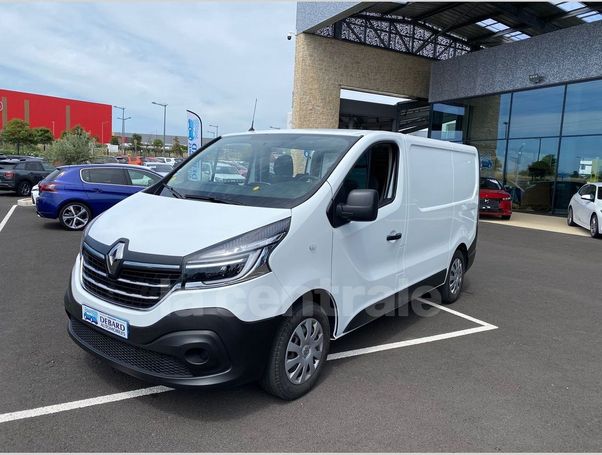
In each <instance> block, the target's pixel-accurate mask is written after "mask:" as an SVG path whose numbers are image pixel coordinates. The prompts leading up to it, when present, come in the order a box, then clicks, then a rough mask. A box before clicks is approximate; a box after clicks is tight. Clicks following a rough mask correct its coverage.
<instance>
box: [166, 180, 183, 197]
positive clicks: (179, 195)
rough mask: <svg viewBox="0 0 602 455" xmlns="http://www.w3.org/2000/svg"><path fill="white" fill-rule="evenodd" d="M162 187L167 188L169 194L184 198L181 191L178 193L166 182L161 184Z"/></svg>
mask: <svg viewBox="0 0 602 455" xmlns="http://www.w3.org/2000/svg"><path fill="white" fill-rule="evenodd" d="M163 187H164V188H167V189H168V190H169V191H170V193H171V194H173V195H174V196H175V197H176V198H178V199H186V196H184V195H183V194H182V193H179V192H178V191H177V190H176V189H175V188H173V187H171V186H169V185H168V184H167V183H164V184H163Z"/></svg>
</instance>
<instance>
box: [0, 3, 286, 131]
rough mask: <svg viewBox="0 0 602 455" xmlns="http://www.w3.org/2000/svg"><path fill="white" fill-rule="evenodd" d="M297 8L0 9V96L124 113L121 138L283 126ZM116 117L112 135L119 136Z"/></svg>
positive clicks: (125, 6)
mask: <svg viewBox="0 0 602 455" xmlns="http://www.w3.org/2000/svg"><path fill="white" fill-rule="evenodd" d="M295 12H296V4H295V3H294V2H272V3H229V2H186V3H184V2H182V3H180V2H169V3H167V2H165V3H163V2H151V3H145V2H132V3H125V2H122V3H117V2H106V3H103V2H89V3H30V2H17V1H14V2H13V3H4V2H0V30H1V31H2V32H1V35H0V36H1V38H0V87H1V88H5V89H8V90H18V91H25V92H32V93H39V94H44V95H51V96H58V97H65V98H74V99H81V100H85V101H93V102H98V103H106V104H111V105H117V106H125V107H126V113H125V116H126V117H130V116H131V117H132V118H131V120H127V122H126V128H125V129H126V131H127V132H139V133H150V134H158V135H161V134H162V133H163V108H162V107H159V106H155V105H153V104H151V102H152V101H156V102H159V103H167V104H168V106H167V128H166V131H167V135H186V134H187V129H186V109H190V110H192V111H195V112H197V113H198V114H199V115H200V116H201V118H202V119H203V130H204V132H205V133H204V135H205V136H206V137H210V136H211V135H212V132H213V131H215V128H211V127H209V125H219V133H220V134H223V133H229V132H238V131H246V130H248V129H249V126H250V123H251V117H252V114H253V104H254V102H255V98H258V102H257V114H256V118H255V128H256V129H268V128H270V127H277V128H284V127H286V121H287V114H288V112H289V111H290V110H291V102H292V85H293V69H294V47H295V44H294V43H295V41H294V38H293V40H290V41H289V40H287V38H286V37H287V33H288V32H291V31H294V30H295ZM120 116H121V111H120V110H117V109H113V131H121V121H120V120H117V117H120Z"/></svg>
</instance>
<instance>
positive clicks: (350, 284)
mask: <svg viewBox="0 0 602 455" xmlns="http://www.w3.org/2000/svg"><path fill="white" fill-rule="evenodd" d="M236 150H244V151H247V152H250V153H247V155H246V156H247V158H248V164H249V166H248V173H247V177H246V181H245V184H241V185H232V184H229V183H225V182H219V181H218V180H217V179H211V180H210V181H206V180H204V179H203V178H201V177H202V170H203V168H204V167H205V165H206V164H209V163H217V169H218V172H219V168H220V165H221V164H220V163H221V162H223V161H226V160H227V159H228V158H229V157H230V155H231V154H232V153H233V151H236ZM274 150H277V151H278V153H277V154H275V153H274ZM270 165H272V166H270ZM209 171H210V169H209ZM234 172H235V171H234ZM215 175H220V174H218V173H216V174H215ZM224 175H230V174H229V173H228V174H224ZM478 211H479V157H478V153H477V150H476V149H475V148H474V147H472V146H468V145H462V144H455V143H451V142H444V141H437V140H433V139H426V138H422V137H417V136H407V135H403V134H399V133H391V132H383V131H351V130H289V131H287V130H278V131H269V132H253V133H244V134H234V135H227V136H223V137H221V138H219V139H218V140H217V141H216V142H214V143H213V144H212V145H210V146H208V147H206V148H205V149H203V150H202V151H200V152H197V153H196V154H195V155H194V156H193V157H192V158H191V159H190V160H188V161H187V162H186V163H185V164H183V165H182V166H181V167H179V168H178V169H177V170H176V172H175V173H174V174H173V175H172V176H171V177H170V178H169V180H164V181H163V182H162V184H160V185H155V186H153V187H151V188H150V189H149V190H147V191H142V192H139V193H136V194H134V195H132V196H130V197H129V198H127V199H125V200H124V201H122V202H120V203H119V204H117V205H115V206H114V207H112V208H110V209H109V210H108V211H106V212H105V213H103V214H102V215H101V216H99V217H97V218H95V219H94V220H93V221H92V222H91V223H90V224H89V225H88V228H87V230H86V232H85V233H84V236H83V241H82V249H81V251H80V254H79V255H78V256H77V258H76V262H75V265H74V267H73V272H72V274H71V281H70V285H69V288H68V290H67V294H66V296H65V308H66V310H67V314H68V316H69V333H70V335H71V337H72V338H73V340H74V341H75V342H76V343H78V344H79V345H80V346H81V347H83V348H84V349H86V350H88V351H89V352H92V353H93V354H95V355H97V356H99V357H101V358H103V359H104V360H105V361H107V362H108V363H110V364H111V365H113V366H114V367H115V368H117V369H119V370H121V371H124V372H126V373H129V374H131V375H134V376H136V377H138V378H141V379H145V380H149V381H154V382H156V383H161V384H165V385H170V386H173V387H185V386H188V387H191V386H217V385H237V384H241V383H244V382H249V381H254V380H261V383H262V385H263V386H264V387H265V389H266V390H268V391H269V392H270V393H272V394H274V395H276V396H279V397H281V398H283V399H289V400H290V399H295V398H298V397H300V396H301V395H303V394H305V393H307V392H308V391H309V390H310V388H311V387H312V386H313V385H314V384H315V383H316V381H317V379H318V377H319V375H320V373H321V371H322V369H323V367H324V364H325V362H326V360H327V356H328V351H329V346H330V340H331V339H336V338H339V337H342V336H343V335H346V334H348V333H350V332H352V331H354V330H355V329H357V328H359V327H361V326H363V325H364V324H367V323H369V322H370V321H372V320H374V319H376V318H378V317H379V316H382V315H385V314H388V313H391V312H392V311H393V310H395V308H397V307H398V306H401V305H405V304H407V303H408V302H409V301H410V300H411V299H413V298H416V297H418V296H421V295H424V294H425V293H427V292H434V290H435V289H438V291H439V293H440V295H441V298H442V301H444V302H447V303H451V302H453V301H455V300H456V299H457V298H458V297H459V296H460V293H461V291H462V285H463V283H464V274H465V272H466V271H467V270H468V269H469V267H470V266H471V264H472V263H473V261H474V257H475V254H476V244H477V220H478ZM166 233H168V235H166ZM129 352H134V353H135V354H136V355H129V354H128V353H129ZM123 353H125V354H123ZM355 374H360V373H359V372H356V373H355Z"/></svg>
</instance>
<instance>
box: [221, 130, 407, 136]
mask: <svg viewBox="0 0 602 455" xmlns="http://www.w3.org/2000/svg"><path fill="white" fill-rule="evenodd" d="M299 133H303V134H324V135H329V136H367V135H371V134H378V133H391V134H401V133H393V132H390V131H374V130H339V129H328V128H320V129H282V130H274V129H270V130H258V131H243V132H241V133H230V134H224V135H223V137H226V136H242V135H247V134H299Z"/></svg>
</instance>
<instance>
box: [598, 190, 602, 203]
mask: <svg viewBox="0 0 602 455" xmlns="http://www.w3.org/2000/svg"><path fill="white" fill-rule="evenodd" d="M598 200H599V201H602V186H599V187H598Z"/></svg>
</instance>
